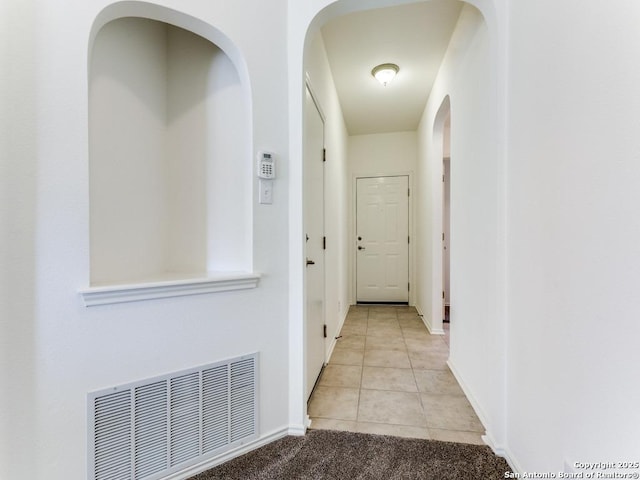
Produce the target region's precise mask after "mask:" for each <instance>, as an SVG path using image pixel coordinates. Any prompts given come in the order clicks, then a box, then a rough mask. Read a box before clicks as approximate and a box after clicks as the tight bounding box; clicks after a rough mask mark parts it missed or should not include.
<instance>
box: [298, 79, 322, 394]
mask: <svg viewBox="0 0 640 480" xmlns="http://www.w3.org/2000/svg"><path fill="white" fill-rule="evenodd" d="M323 152H324V123H323V120H322V116H321V115H320V112H319V111H318V108H317V106H316V104H315V102H314V100H313V97H312V96H311V93H310V92H309V89H306V99H305V113H304V166H303V167H304V189H305V190H304V226H305V233H306V249H305V253H306V263H307V265H306V267H305V289H306V324H305V329H306V333H305V337H306V377H307V398H309V396H310V395H311V391H312V390H313V386H314V385H315V382H316V380H317V378H318V375H320V372H321V370H322V367H323V366H324V362H325V340H324V295H325V288H324V283H325V279H324V245H323V244H324V154H323Z"/></svg>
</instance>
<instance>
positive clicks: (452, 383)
mask: <svg viewBox="0 0 640 480" xmlns="http://www.w3.org/2000/svg"><path fill="white" fill-rule="evenodd" d="M445 332H446V335H430V334H429V332H428V330H427V329H426V327H425V326H424V323H423V322H422V319H421V318H420V317H419V316H418V313H417V311H416V310H415V308H413V307H406V306H361V305H358V306H352V307H351V309H350V310H349V314H348V315H347V319H346V320H345V323H344V326H343V327H342V331H341V332H340V334H341V338H339V339H338V340H337V343H336V346H335V349H334V351H333V354H332V356H331V359H330V360H329V363H328V364H327V366H326V367H325V369H324V371H323V373H322V376H321V377H320V379H319V381H318V384H317V386H316V388H315V390H314V392H313V394H312V396H311V398H310V399H309V408H308V410H309V416H310V417H311V428H316V429H330V430H349V431H355V432H364V433H377V434H384V435H396V436H403V437H415V438H427V439H434V440H444V441H452V442H461V443H475V444H483V441H482V439H481V438H480V437H481V435H482V434H484V427H483V426H482V424H481V423H480V421H479V420H478V417H477V416H476V414H475V412H474V410H473V408H472V407H471V405H470V404H469V401H468V400H467V398H466V397H465V395H464V393H463V392H462V389H461V388H460V386H459V385H458V383H457V381H456V379H455V377H454V376H453V374H452V373H451V372H450V371H449V367H448V366H447V364H446V362H447V358H448V356H449V335H448V324H445Z"/></svg>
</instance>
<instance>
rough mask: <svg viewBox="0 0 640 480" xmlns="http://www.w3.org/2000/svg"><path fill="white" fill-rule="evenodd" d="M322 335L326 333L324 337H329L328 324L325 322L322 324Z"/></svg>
mask: <svg viewBox="0 0 640 480" xmlns="http://www.w3.org/2000/svg"><path fill="white" fill-rule="evenodd" d="M322 335H324V338H327V325H326V324H324V325H323V326H322Z"/></svg>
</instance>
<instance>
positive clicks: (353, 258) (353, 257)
mask: <svg viewBox="0 0 640 480" xmlns="http://www.w3.org/2000/svg"><path fill="white" fill-rule="evenodd" d="M373 177H409V190H410V192H411V195H409V238H410V239H411V241H410V242H409V284H410V285H411V287H410V288H409V305H415V291H416V289H415V267H414V259H415V258H416V256H415V248H416V242H415V241H414V240H415V238H416V236H415V231H414V224H415V222H414V213H413V198H414V196H415V189H414V185H413V172H412V171H400V172H384V173H376V172H374V173H356V174H353V175H352V177H351V208H350V210H351V219H350V220H349V224H350V225H349V230H350V244H351V247H350V248H349V256H350V262H349V264H350V269H349V276H350V278H351V281H350V282H349V283H350V285H351V289H350V290H351V291H350V292H349V299H350V301H351V304H353V305H355V303H356V298H357V295H356V283H357V252H358V250H357V248H358V247H357V244H356V241H355V240H356V233H357V232H356V227H357V223H356V222H357V219H358V216H357V194H358V189H357V185H358V179H359V178H373Z"/></svg>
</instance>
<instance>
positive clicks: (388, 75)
mask: <svg viewBox="0 0 640 480" xmlns="http://www.w3.org/2000/svg"><path fill="white" fill-rule="evenodd" d="M399 70H400V67H398V65H396V64H395V63H383V64H382V65H378V66H377V67H373V70H371V75H373V76H374V77H376V80H378V81H379V82H380V83H381V84H382V85H383V86H385V87H386V86H387V83H389V82H390V81H391V80H393V77H395V76H396V74H397V73H398V71H399Z"/></svg>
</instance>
